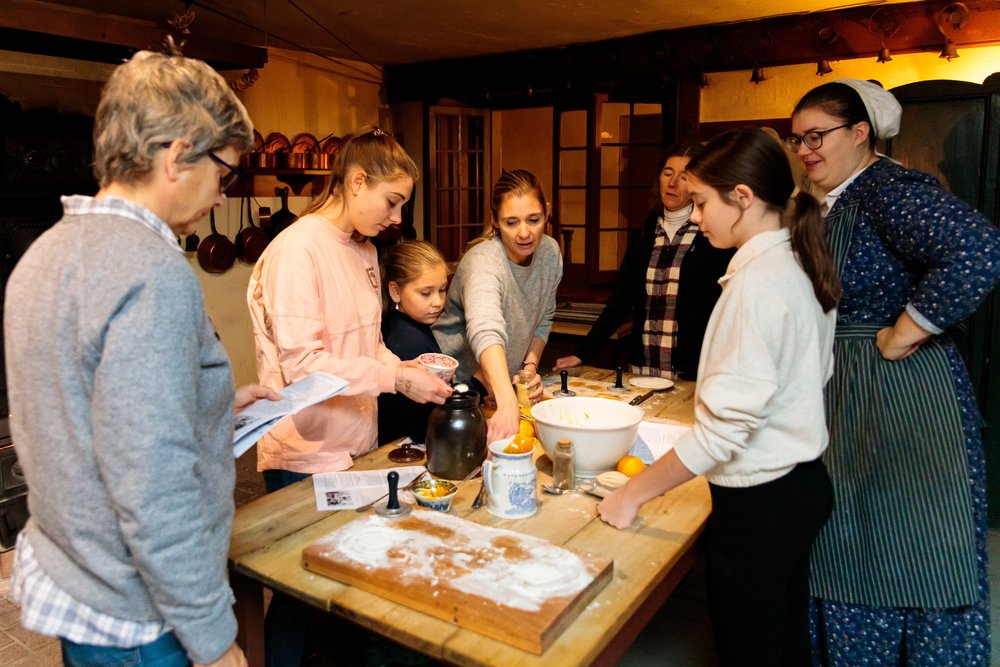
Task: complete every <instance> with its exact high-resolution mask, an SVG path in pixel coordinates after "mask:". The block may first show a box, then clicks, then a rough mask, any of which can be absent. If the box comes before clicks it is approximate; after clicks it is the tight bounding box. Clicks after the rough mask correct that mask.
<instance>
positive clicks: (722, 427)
mask: <svg viewBox="0 0 1000 667" xmlns="http://www.w3.org/2000/svg"><path fill="white" fill-rule="evenodd" d="M687 179H688V188H689V190H690V192H691V195H692V198H693V201H694V211H693V213H692V216H691V219H692V221H694V222H696V223H697V224H698V225H700V227H701V230H702V233H704V234H705V236H706V237H707V238H708V239H709V241H710V242H711V243H712V245H713V246H715V247H717V248H737V251H736V254H735V255H734V256H733V259H732V261H731V262H730V263H729V268H728V270H727V272H726V274H725V275H724V276H723V277H722V278H721V279H720V282H721V283H722V286H723V291H722V296H721V297H720V298H719V301H718V303H717V304H716V306H715V310H714V311H713V312H712V317H711V319H710V320H709V323H708V329H707V330H706V333H705V341H704V345H703V347H702V352H701V361H700V372H699V379H698V387H697V390H696V394H695V418H696V422H695V425H694V428H692V429H691V431H689V432H688V433H687V434H685V435H684V436H682V437H681V438H680V440H678V442H677V444H676V446H675V447H674V449H673V450H672V451H670V452H668V453H667V454H666V455H665V456H663V457H662V458H661V459H659V460H657V461H656V462H655V463H653V464H652V465H651V466H649V467H648V468H647V469H646V470H645V471H643V472H642V473H640V474H639V475H637V476H636V477H634V478H633V479H631V480H630V481H629V482H628V483H627V484H626V485H624V486H623V487H621V488H620V489H618V490H617V491H615V492H614V493H612V494H611V495H609V496H608V497H607V498H606V499H605V500H604V501H602V502H601V503H600V504H599V505H598V507H597V509H598V512H599V513H600V515H601V518H602V519H603V520H604V521H606V522H608V523H610V524H611V525H613V526H616V527H618V528H625V527H627V526H629V525H630V524H631V523H632V521H633V520H634V519H635V517H636V515H637V514H638V511H639V509H640V507H641V506H642V505H643V504H644V503H646V502H647V501H649V500H652V499H653V498H655V497H657V496H659V495H661V494H663V493H665V492H667V491H669V490H670V489H672V488H674V487H675V486H677V485H679V484H682V483H684V482H686V481H688V480H690V479H691V478H693V477H694V476H696V475H705V476H706V477H707V478H708V481H709V487H710V489H711V494H712V515H711V517H710V518H709V521H708V527H707V533H706V534H707V559H706V564H707V580H708V598H709V599H708V601H709V611H710V614H711V618H712V624H713V626H714V628H715V635H716V646H717V649H718V653H719V664H720V665H723V666H725V665H741V666H746V665H768V666H771V665H803V664H809V662H810V649H809V634H808V602H809V589H808V583H809V550H810V546H811V545H812V542H813V539H814V538H815V537H816V535H817V533H818V532H819V529H820V528H821V527H822V525H823V523H824V522H825V521H826V519H827V517H828V516H829V513H830V508H831V506H832V502H833V496H832V488H831V485H830V479H829V477H828V475H827V472H826V468H825V467H824V466H823V463H822V461H821V460H820V455H821V454H822V453H823V451H824V449H825V448H826V445H827V441H828V435H827V430H826V423H825V420H824V410H823V387H824V385H825V384H826V381H827V380H828V379H829V378H830V376H831V374H832V371H833V333H834V326H835V323H836V305H837V300H838V299H839V297H840V284H839V282H838V280H837V277H836V272H835V269H834V266H833V264H832V261H831V259H830V255H829V252H828V250H827V247H826V244H825V241H824V237H823V229H822V217H821V215H820V210H819V205H818V203H817V202H816V200H815V199H813V198H812V197H811V196H809V195H807V194H805V193H801V192H800V193H796V192H795V183H794V181H793V178H792V172H791V168H790V165H789V163H788V160H787V158H786V157H785V154H784V151H783V150H782V149H781V147H780V146H779V145H778V143H776V142H775V141H774V139H772V138H771V137H770V136H768V135H767V134H766V133H765V132H763V131H762V130H759V129H755V128H743V129H737V130H732V131H730V132H726V133H725V134H722V135H720V136H718V137H716V138H715V139H713V140H712V141H711V142H709V143H708V145H706V146H705V148H704V149H703V150H702V151H701V152H699V153H697V154H696V155H695V156H694V157H693V158H692V159H691V162H690V163H689V164H688V166H687Z"/></svg>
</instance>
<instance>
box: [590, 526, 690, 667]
mask: <svg viewBox="0 0 1000 667" xmlns="http://www.w3.org/2000/svg"><path fill="white" fill-rule="evenodd" d="M700 552H701V539H700V538H699V540H698V541H697V542H695V543H694V544H693V545H692V546H691V548H690V549H688V550H687V551H686V552H684V555H683V556H681V557H680V560H678V561H677V564H676V565H674V566H673V567H672V568H670V572H669V573H667V576H666V577H664V579H663V581H661V582H660V583H659V584H658V585H657V586H656V588H654V589H653V592H652V593H651V594H650V595H649V597H648V598H646V601H645V602H643V603H642V605H641V606H640V607H639V608H638V609H637V610H636V612H635V613H634V614H632V617H631V618H630V619H629V620H628V621H626V622H625V625H624V626H622V629H621V630H620V631H619V632H618V634H617V635H615V638H614V639H612V640H611V642H609V643H608V645H607V646H605V647H604V650H603V651H601V653H600V655H598V656H597V659H595V660H594V661H593V662H592V663H590V664H591V667H613V666H614V665H616V664H617V663H618V661H619V660H620V659H621V657H622V656H623V655H624V654H625V651H627V650H628V648H629V647H630V646H631V645H632V642H634V641H635V638H636V637H638V636H639V633H640V632H642V630H643V628H645V627H646V624H647V623H649V619H651V618H652V617H653V614H655V613H656V612H657V611H658V610H659V609H660V607H661V606H663V603H664V602H666V600H667V598H668V597H670V594H671V593H673V592H674V589H675V588H677V584H679V583H680V582H681V580H682V579H683V578H684V575H686V574H687V573H688V570H690V569H691V566H692V565H694V562H695V560H697V558H698V555H699V553H700Z"/></svg>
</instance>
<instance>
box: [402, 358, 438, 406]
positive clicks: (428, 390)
mask: <svg viewBox="0 0 1000 667" xmlns="http://www.w3.org/2000/svg"><path fill="white" fill-rule="evenodd" d="M396 391H397V392H400V393H402V394H403V395H404V396H406V397H407V398H408V399H410V400H411V401H416V402H417V403H437V404H438V405H441V404H442V403H444V400H445V399H446V398H448V397H449V396H451V386H450V385H449V384H448V383H447V382H445V381H444V380H442V379H441V378H439V377H438V376H437V375H434V374H433V373H431V372H429V371H427V370H426V369H424V367H423V366H417V367H414V366H411V365H408V364H406V363H405V362H404V363H402V364H400V365H399V367H398V368H396Z"/></svg>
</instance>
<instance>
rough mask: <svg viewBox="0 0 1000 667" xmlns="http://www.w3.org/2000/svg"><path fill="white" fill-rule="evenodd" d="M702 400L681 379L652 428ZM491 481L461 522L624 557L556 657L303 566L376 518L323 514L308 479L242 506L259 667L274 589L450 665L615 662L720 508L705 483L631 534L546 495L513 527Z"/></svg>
mask: <svg viewBox="0 0 1000 667" xmlns="http://www.w3.org/2000/svg"><path fill="white" fill-rule="evenodd" d="M572 373H573V375H576V376H582V377H585V378H588V379H591V380H602V381H603V380H605V379H608V378H610V379H611V380H612V381H613V379H614V377H613V376H614V374H613V373H612V372H610V371H605V370H600V369H589V368H583V367H581V368H577V369H574V370H573V372H572ZM693 395H694V383H691V382H678V383H677V386H676V387H675V388H674V389H672V390H670V391H668V392H664V393H662V394H659V395H657V396H655V397H653V398H651V399H649V400H648V401H646V402H645V403H644V404H643V408H644V409H645V410H646V412H647V414H648V415H649V418H651V419H652V420H665V421H674V422H679V423H691V422H692V421H693V418H694V414H693ZM392 449H393V447H392V446H391V445H387V446H385V447H380V448H378V449H376V450H374V451H372V452H370V453H369V454H366V455H365V456H362V457H359V458H358V459H356V460H355V468H356V469H362V470H370V469H380V468H387V467H390V466H391V465H395V464H391V463H390V462H389V461H388V459H387V458H386V456H387V454H388V452H389V451H391V450H392ZM536 455H538V456H544V455H542V454H540V452H536ZM538 463H539V474H538V478H539V479H538V481H539V483H543V482H544V483H548V482H549V481H550V480H551V477H550V475H549V472H550V471H551V465H549V464H548V462H547V461H546V460H545V459H544V458H543V459H542V460H540V461H539V462H538ZM479 483H480V482H479V480H473V481H470V482H465V483H461V484H460V489H459V492H458V496H457V497H456V499H455V503H454V506H453V508H452V513H453V514H455V515H457V516H461V517H464V518H466V519H468V520H470V521H476V522H479V523H483V524H487V525H491V526H497V527H502V528H507V529H510V530H515V531H518V532H522V533H526V534H529V535H535V536H538V537H541V538H544V539H547V540H549V541H551V542H553V543H554V544H558V545H564V546H568V547H572V548H575V549H579V550H583V551H590V552H593V553H596V554H601V555H606V556H608V557H611V558H613V559H614V578H613V579H612V581H611V582H610V583H609V584H608V585H607V587H605V588H604V590H603V591H601V593H600V594H599V595H598V596H597V598H596V599H595V600H594V601H593V602H591V603H590V605H588V606H587V608H586V609H584V611H583V612H582V613H581V614H580V616H579V617H578V618H577V619H576V620H575V621H574V622H573V623H572V624H570V625H569V627H568V628H567V629H566V630H565V631H564V632H563V633H562V635H560V637H559V638H558V639H556V641H555V642H554V643H553V644H552V646H551V647H550V648H549V649H548V650H547V651H546V652H545V653H544V654H542V655H541V656H537V655H534V654H532V653H529V652H527V651H524V650H521V649H518V648H515V647H513V646H510V645H508V644H504V643H503V642H500V641H497V640H494V639H489V638H487V637H484V636H483V635H480V634H478V633H476V632H473V631H470V630H465V629H462V628H459V627H458V626H456V625H453V624H452V623H449V622H447V621H443V620H440V619H437V618H434V617H432V616H428V615H426V614H423V613H420V612H417V611H414V610H412V609H409V608H407V607H404V606H402V605H399V604H396V603H394V602H390V601H388V600H384V599H382V598H379V597H377V596H375V595H373V594H370V593H367V592H365V591H362V590H359V589H356V588H352V587H351V586H347V585H344V584H341V583H338V582H336V581H333V580H332V579H327V578H326V577H323V576H320V575H316V574H313V573H311V572H308V571H306V570H305V569H303V568H302V566H301V564H300V559H301V554H302V549H303V548H304V547H305V546H307V545H309V544H312V543H313V542H315V541H316V540H318V539H319V538H321V537H323V536H324V535H326V534H327V533H329V532H331V531H333V530H335V529H337V528H338V527H340V526H342V525H344V524H345V523H347V522H349V521H352V520H353V519H356V518H358V517H361V516H365V515H364V514H360V513H358V512H355V511H354V510H346V511H339V512H319V511H317V510H316V502H315V499H314V496H313V487H312V482H311V481H310V480H305V481H303V482H299V483H298V484H294V485H292V486H289V487H287V488H285V489H282V490H281V491H278V492H276V493H271V494H268V495H266V496H264V497H262V498H259V499H257V500H255V501H253V502H250V503H248V504H246V505H244V506H242V507H240V508H239V509H237V510H236V517H235V520H234V522H233V536H232V544H231V546H230V551H229V567H230V580H231V583H232V586H233V590H234V591H235V593H236V598H237V603H236V614H237V620H238V621H239V627H240V631H239V637H238V641H239V643H240V645H241V646H242V647H243V649H244V651H245V652H246V654H247V658H248V660H249V662H250V665H252V666H258V665H263V664H264V654H263V642H264V631H263V587H264V586H267V587H269V588H272V589H275V590H279V591H282V592H284V593H286V594H288V595H291V596H294V597H296V598H298V599H300V600H303V601H305V602H308V603H309V604H311V605H314V606H316V607H318V608H320V609H324V610H326V611H328V612H331V613H335V614H338V615H340V616H343V617H345V618H347V619H349V620H350V621H353V622H354V623H357V624H358V625H360V626H363V627H365V628H367V629H369V630H372V631H374V632H377V633H380V634H382V635H385V636H386V637H389V638H390V639H392V640H394V641H396V642H399V643H400V644H404V645H406V646H408V647H410V648H413V649H415V650H417V651H420V652H422V653H425V654H427V655H429V656H431V657H433V658H435V659H437V660H440V661H443V662H447V663H453V664H456V665H504V666H507V665H551V664H555V663H554V662H553V660H554V659H555V660H556V662H557V663H558V664H559V665H591V664H593V665H613V664H615V662H617V660H618V659H619V658H620V657H621V655H622V654H623V653H624V652H625V650H626V649H627V648H628V646H629V645H630V644H631V643H632V642H633V641H634V639H635V637H636V636H637V635H638V634H639V632H640V631H641V630H642V628H643V627H644V626H645V625H646V623H647V622H648V621H649V619H650V617H651V616H652V615H653V614H654V613H655V612H656V610H657V609H658V608H659V607H660V605H661V604H662V603H663V601H664V600H665V599H666V598H667V596H669V595H670V593H671V592H672V591H673V589H674V588H675V587H676V586H677V584H678V583H679V582H680V580H681V579H682V578H683V576H684V574H685V573H687V571H688V569H689V568H690V567H691V564H692V563H693V562H694V560H695V557H696V551H697V550H696V548H695V546H696V543H697V538H698V536H699V535H700V534H701V532H702V529H703V527H704V525H705V520H706V519H707V518H708V515H709V512H710V509H711V500H710V498H709V492H708V484H707V483H706V482H705V480H704V478H701V477H699V478H696V479H693V480H691V481H690V482H688V483H686V484H684V485H682V486H680V487H678V488H677V489H674V490H673V491H671V492H670V493H668V494H666V495H665V496H663V497H661V498H658V499H656V500H654V501H651V502H649V503H647V504H646V505H645V506H644V507H643V509H642V513H641V514H640V519H639V520H638V521H636V523H635V524H633V525H632V527H631V528H630V529H628V530H616V529H615V528H612V527H610V526H608V525H607V524H605V523H603V522H602V521H601V520H600V519H598V518H597V516H596V513H595V509H594V507H595V505H596V503H597V499H596V498H592V497H591V496H586V495H582V494H567V495H563V496H548V495H544V494H541V493H540V492H539V500H540V502H541V506H540V508H539V511H538V513H537V514H536V515H535V516H533V517H531V518H529V519H522V520H501V519H498V518H496V517H494V516H493V515H491V514H489V513H488V512H487V511H486V509H485V508H481V509H479V510H475V511H473V510H472V509H471V505H472V500H473V498H474V497H475V495H476V493H477V491H478V489H479ZM554 656H557V658H554Z"/></svg>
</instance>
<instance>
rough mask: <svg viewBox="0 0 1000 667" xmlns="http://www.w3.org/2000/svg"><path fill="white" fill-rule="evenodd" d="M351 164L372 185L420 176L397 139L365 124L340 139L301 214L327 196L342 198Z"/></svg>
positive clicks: (318, 205) (317, 206)
mask: <svg viewBox="0 0 1000 667" xmlns="http://www.w3.org/2000/svg"><path fill="white" fill-rule="evenodd" d="M354 167H357V168H359V169H361V170H362V171H364V172H365V174H366V176H367V178H368V182H369V184H370V185H372V186H374V185H377V184H379V183H383V182H385V181H392V180H395V179H397V178H399V177H400V176H409V177H410V178H412V179H413V180H414V182H416V180H417V179H418V178H419V177H420V170H419V169H417V164H416V163H415V162H414V161H413V158H411V157H410V156H409V155H407V154H406V151H405V150H403V147H402V146H400V145H399V142H397V141H396V140H395V139H394V138H393V137H392V135H390V134H387V133H385V132H383V131H382V130H380V129H379V128H377V127H375V126H373V125H368V126H366V127H362V128H360V129H358V130H355V131H354V132H352V133H351V134H348V135H347V136H345V137H344V138H343V141H342V142H341V144H340V148H339V149H338V150H337V154H336V156H335V157H334V159H333V164H332V165H331V166H330V175H329V177H327V179H326V183H325V184H324V186H323V190H322V192H320V193H319V195H317V196H316V198H315V199H313V201H312V203H311V204H309V206H307V207H306V210H304V211H303V212H302V213H301V215H306V214H307V213H315V212H316V211H318V210H319V209H321V208H323V206H325V205H326V203H327V201H328V200H329V199H330V198H331V197H332V198H333V200H334V201H343V200H344V195H345V194H346V191H345V187H346V181H347V175H348V173H349V172H350V170H351V169H352V168H354Z"/></svg>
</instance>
